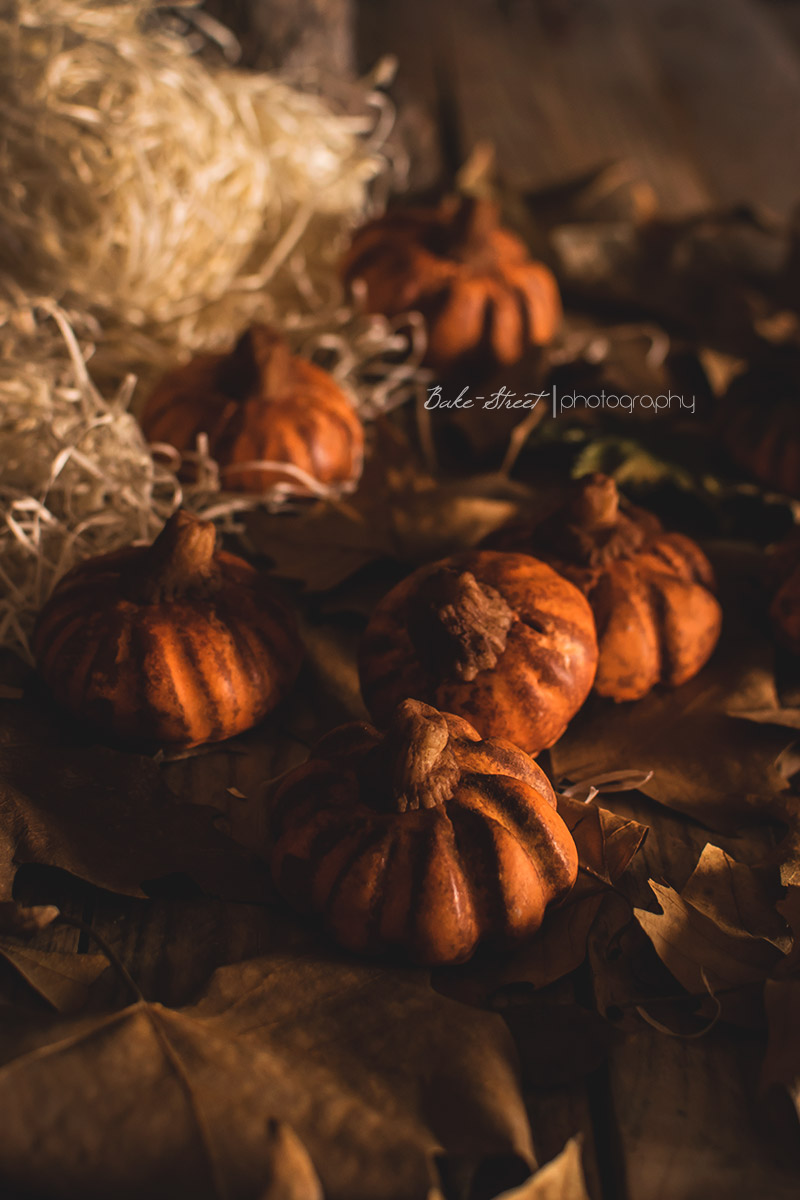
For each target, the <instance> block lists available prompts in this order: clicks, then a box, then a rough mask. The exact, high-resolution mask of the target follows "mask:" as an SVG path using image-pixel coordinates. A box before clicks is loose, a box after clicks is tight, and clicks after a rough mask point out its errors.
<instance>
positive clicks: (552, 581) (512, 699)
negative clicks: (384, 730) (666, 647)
mask: <svg viewBox="0 0 800 1200" xmlns="http://www.w3.org/2000/svg"><path fill="white" fill-rule="evenodd" d="M596 666H597V639H596V636H595V629H594V621H593V618H592V612H591V609H590V608H589V605H588V604H587V602H586V600H585V599H584V597H583V596H582V595H581V593H580V591H578V589H577V588H576V587H573V585H572V584H571V583H569V582H568V581H567V580H565V579H563V578H562V577H561V576H560V575H558V574H557V573H556V572H555V571H554V570H553V569H552V568H551V567H549V566H547V565H546V564H545V563H543V562H538V561H537V560H536V559H535V558H531V557H530V556H529V555H526V554H504V553H498V552H494V551H491V550H472V551H466V552H465V553H463V554H456V555H453V556H452V557H451V558H446V559H443V560H442V561H441V562H438V563H433V564H432V565H430V566H425V567H420V568H419V570H417V571H415V572H414V573H413V574H412V575H410V576H409V577H408V578H407V579H405V580H403V581H402V582H401V583H399V584H398V585H397V587H395V588H394V589H393V590H392V591H391V592H389V594H388V595H387V596H385V597H384V598H383V600H382V601H381V602H380V604H379V605H378V607H377V608H376V610H375V612H374V613H373V616H372V619H371V620H370V622H369V624H368V626H367V628H366V630H365V632H364V636H363V638H362V641H361V647H360V653H359V671H360V675H361V688H362V691H363V693H364V699H365V701H366V704H367V707H368V709H369V710H370V712H371V713H372V715H373V717H374V718H375V720H376V721H377V722H378V723H379V724H380V723H382V722H385V721H386V720H387V719H388V717H389V715H390V713H391V712H392V710H393V709H394V708H395V706H396V705H397V704H398V703H399V702H400V700H401V699H403V698H404V697H407V696H413V697H414V698H416V699H420V700H424V701H426V702H427V703H431V704H435V705H436V707H437V708H441V709H444V710H445V711H446V712H453V713H457V714H458V715H459V716H462V717H464V718H466V720H468V721H470V722H471V723H472V724H473V725H474V726H475V728H476V729H478V730H480V732H481V734H482V735H483V736H484V737H493V738H495V737H503V738H507V739H508V740H509V741H512V742H514V743H515V744H516V745H518V746H520V747H521V748H522V749H524V750H526V751H527V752H528V753H529V754H538V753H539V751H540V750H543V749H544V748H545V747H546V746H552V744H553V742H555V741H556V739H557V738H558V737H560V735H561V734H562V733H563V731H564V729H565V728H566V726H567V724H568V722H569V721H570V719H571V718H572V717H573V716H574V714H575V713H576V712H577V710H578V709H579V708H580V706H581V705H582V704H583V702H584V700H585V699H586V696H587V695H588V693H589V690H590V689H591V686H592V680H593V679H594V673H595V668H596Z"/></svg>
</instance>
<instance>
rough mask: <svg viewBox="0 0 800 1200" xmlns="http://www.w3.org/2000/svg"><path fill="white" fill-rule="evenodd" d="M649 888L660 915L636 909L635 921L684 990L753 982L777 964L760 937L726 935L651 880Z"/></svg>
mask: <svg viewBox="0 0 800 1200" xmlns="http://www.w3.org/2000/svg"><path fill="white" fill-rule="evenodd" d="M690 882H691V881H690ZM650 886H651V887H652V889H653V891H654V892H655V894H656V897H657V899H658V902H659V904H660V905H661V910H662V911H661V912H660V913H651V912H648V911H646V910H645V909H641V908H637V909H634V913H635V915H636V919H637V921H638V922H639V924H640V925H641V927H642V929H644V931H645V933H646V934H647V936H648V937H649V938H650V940H651V941H652V943H653V945H654V947H655V949H656V952H657V954H658V956H659V958H660V959H661V961H662V962H663V963H664V965H665V966H666V967H667V969H668V970H669V971H670V972H671V973H672V974H673V975H674V976H675V978H676V979H677V980H678V981H679V982H680V983H682V984H683V986H684V987H685V988H686V990H687V991H689V992H692V993H693V994H696V995H701V996H702V995H706V994H707V992H708V991H709V988H711V989H713V991H714V992H722V991H727V990H731V989H735V988H738V987H743V986H744V985H746V984H750V983H758V982H760V981H761V980H764V979H765V978H766V977H767V976H768V975H769V974H770V973H771V972H772V970H773V968H774V967H775V966H776V964H777V963H778V962H779V961H780V959H781V953H780V951H779V950H778V949H777V948H776V947H775V946H773V945H772V944H771V943H770V942H768V941H766V940H765V939H764V938H762V937H758V936H755V937H754V936H752V935H751V934H748V933H747V932H745V931H741V932H740V933H738V934H735V933H732V932H729V931H728V930H726V929H725V928H723V926H721V925H719V924H717V922H716V921H715V920H714V919H713V918H712V917H710V916H707V915H706V914H705V913H704V912H701V910H700V909H699V908H696V907H695V906H694V905H693V904H689V903H688V902H687V901H686V900H685V899H684V898H683V897H682V896H680V895H679V894H678V893H677V892H676V891H675V890H674V889H673V888H670V887H664V886H663V885H662V884H660V883H656V882H655V881H654V880H651V883H650ZM704 974H705V978H704V977H703V976H704Z"/></svg>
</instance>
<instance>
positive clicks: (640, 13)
mask: <svg viewBox="0 0 800 1200" xmlns="http://www.w3.org/2000/svg"><path fill="white" fill-rule="evenodd" d="M625 2H626V4H627V7H628V9H629V10H630V13H631V19H636V20H637V21H638V22H639V24H640V28H641V29H642V31H643V36H644V38H645V40H646V43H647V45H648V47H649V48H650V54H651V61H652V63H653V70H654V74H655V76H656V77H657V78H658V80H659V83H660V87H661V91H662V95H663V97H664V103H665V106H666V107H667V108H668V110H669V111H670V112H671V114H672V117H673V120H674V123H675V126H676V128H677V129H679V130H680V134H681V137H682V140H683V142H684V144H685V146H686V148H687V152H688V154H689V155H690V157H691V159H692V161H693V162H694V163H695V164H696V166H697V169H698V171H699V173H700V174H701V175H702V177H703V178H704V179H705V181H706V184H707V186H708V190H709V192H710V193H711V194H712V195H713V196H714V197H715V198H716V199H717V200H719V201H720V202H721V203H723V204H736V203H738V202H740V201H745V200H746V201H757V202H759V203H761V204H765V205H767V206H769V207H771V208H772V209H774V210H775V211H776V212H778V213H781V214H784V213H788V212H789V211H790V210H791V208H792V207H793V205H794V204H795V203H796V202H797V200H798V198H799V197H800V54H799V53H798V48H797V46H796V45H795V44H793V43H792V42H791V41H790V40H789V39H787V38H786V36H785V33H784V31H783V30H782V29H781V28H780V27H778V26H777V25H776V23H775V22H774V20H773V19H770V16H769V15H768V14H767V13H766V12H764V11H763V10H762V9H761V8H759V7H757V6H756V5H755V4H753V3H752V0H645V2H644V3H643V2H642V0H625ZM784 7H785V6H784Z"/></svg>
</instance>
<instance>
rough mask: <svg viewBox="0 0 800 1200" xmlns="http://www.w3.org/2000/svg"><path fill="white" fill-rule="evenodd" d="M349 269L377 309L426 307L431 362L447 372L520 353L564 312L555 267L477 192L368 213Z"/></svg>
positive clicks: (543, 340) (540, 341) (549, 331)
mask: <svg viewBox="0 0 800 1200" xmlns="http://www.w3.org/2000/svg"><path fill="white" fill-rule="evenodd" d="M342 269H343V273H344V278H345V280H346V281H347V282H350V283H352V282H353V281H354V280H356V279H360V280H362V281H363V283H364V285H365V287H366V303H367V308H368V309H369V311H370V312H377V313H384V314H386V315H387V316H394V315H397V314H399V313H402V312H406V311H407V310H408V309H416V310H417V311H419V312H421V313H422V315H423V317H424V318H425V321H426V325H427V330H428V349H427V355H426V361H427V362H428V364H429V365H430V366H432V367H434V368H436V369H437V370H439V371H445V370H449V369H450V368H453V367H455V366H459V367H468V366H473V365H474V366H476V367H491V366H493V365H503V364H506V365H507V364H509V363H514V362H517V361H518V360H519V359H520V358H522V356H523V354H524V353H525V351H526V350H527V349H528V348H529V347H531V346H543V345H546V344H547V343H548V342H550V341H552V339H553V337H554V336H555V334H556V331H557V329H558V326H559V324H560V321H561V300H560V297H559V293H558V286H557V284H556V281H555V279H554V277H553V275H552V273H551V271H550V270H548V268H547V267H546V266H545V265H544V264H543V263H540V262H535V261H534V260H532V259H531V258H530V256H529V255H528V251H527V248H526V246H525V244H524V243H523V242H522V241H521V240H520V238H518V237H517V236H516V235H515V234H513V233H511V232H510V231H509V230H507V229H503V228H502V227H501V225H500V224H499V217H498V211H497V207H496V205H494V204H492V203H491V202H490V201H488V200H483V199H476V198H475V197H474V196H462V197H448V198H446V199H445V200H443V201H442V203H441V204H440V205H439V207H438V208H435V209H423V208H412V209H405V210H402V209H400V210H397V211H396V212H390V213H388V214H387V215H386V216H384V217H380V218H378V219H377V220H375V221H372V222H370V223H369V224H368V225H365V226H364V227H363V228H362V229H359V230H357V231H356V233H355V234H354V235H353V241H352V244H351V246H350V249H349V251H348V253H347V255H346V257H345V260H344V263H343V268H342Z"/></svg>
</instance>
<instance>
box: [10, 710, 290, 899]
mask: <svg viewBox="0 0 800 1200" xmlns="http://www.w3.org/2000/svg"><path fill="white" fill-rule="evenodd" d="M217 818H218V814H217V813H216V812H214V810H212V809H210V808H203V807H200V806H197V805H193V804H181V803H178V801H177V800H176V797H175V796H174V795H173V794H172V792H171V791H170V790H169V788H168V787H167V786H166V784H165V782H164V780H163V778H162V775H161V772H160V769H159V767H158V766H157V765H156V764H155V763H154V762H153V761H152V760H151V759H148V758H144V757H141V756H139V755H135V754H123V753H120V752H118V751H115V750H109V749H107V748H106V747H103V746H97V745H94V746H81V745H76V744H75V738H74V734H70V733H69V732H68V731H67V729H66V727H65V726H62V724H61V723H60V720H59V718H58V717H57V715H56V714H55V713H53V712H52V711H51V710H50V708H49V707H47V706H45V705H44V704H42V705H38V706H35V705H34V704H32V703H30V702H27V701H0V897H3V896H4V897H5V898H6V899H10V897H11V888H12V884H13V880H14V875H15V872H16V869H17V867H18V866H19V865H21V864H23V863H38V864H42V865H46V866H53V867H60V868H61V869H62V870H65V871H69V872H70V873H71V874H72V875H77V876H78V877H79V878H80V879H85V880H87V881H88V882H89V883H93V884H95V885H96V886H98V887H102V888H106V889H108V890H109V891H112V892H122V893H124V894H126V895H129V896H144V895H145V894H146V887H147V885H148V884H152V883H154V882H155V881H157V880H159V879H162V878H164V877H166V876H172V875H177V874H180V875H186V876H188V877H189V878H191V879H193V880H194V882H195V883H196V884H197V885H198V886H199V887H201V888H202V889H203V890H204V891H206V892H208V893H209V894H211V895H216V896H222V897H224V898H226V899H231V900H244V901H258V900H264V899H265V898H266V897H268V896H270V895H271V894H272V893H271V889H270V887H269V884H268V882H267V876H266V870H265V868H262V867H261V866H260V865H259V864H258V863H257V861H256V859H255V858H254V857H253V856H251V855H250V854H249V853H247V852H246V851H245V850H243V849H242V848H241V847H240V846H238V845H237V844H236V843H235V842H233V841H232V840H231V839H230V838H228V837H225V835H224V834H222V833H220V832H218V830H216V829H215V828H214V824H213V822H214V821H215V820H216V819H217Z"/></svg>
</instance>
